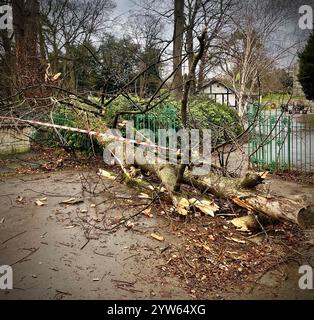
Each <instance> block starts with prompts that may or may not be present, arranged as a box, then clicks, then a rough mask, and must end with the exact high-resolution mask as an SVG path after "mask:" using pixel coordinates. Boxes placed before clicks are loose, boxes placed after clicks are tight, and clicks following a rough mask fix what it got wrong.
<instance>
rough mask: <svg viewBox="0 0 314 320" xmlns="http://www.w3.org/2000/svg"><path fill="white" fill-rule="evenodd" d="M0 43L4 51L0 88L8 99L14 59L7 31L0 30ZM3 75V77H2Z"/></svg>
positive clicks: (11, 84) (11, 86)
mask: <svg viewBox="0 0 314 320" xmlns="http://www.w3.org/2000/svg"><path fill="white" fill-rule="evenodd" d="M0 38H1V43H2V46H3V50H4V64H3V69H2V70H3V77H2V79H1V87H2V88H3V93H4V95H5V96H7V97H9V96H11V95H12V88H13V72H12V70H14V59H13V52H12V47H11V45H12V43H11V39H10V38H9V33H8V30H0ZM4 75H5V76H4Z"/></svg>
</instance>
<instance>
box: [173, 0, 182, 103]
mask: <svg viewBox="0 0 314 320" xmlns="http://www.w3.org/2000/svg"><path fill="white" fill-rule="evenodd" d="M184 22H185V18H184V1H183V0H174V31H173V71H174V77H173V83H172V87H173V91H174V94H175V96H176V98H177V99H178V100H180V99H181V98H182V91H183V76H182V49H183V34H184Z"/></svg>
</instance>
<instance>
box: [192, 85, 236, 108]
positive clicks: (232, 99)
mask: <svg viewBox="0 0 314 320" xmlns="http://www.w3.org/2000/svg"><path fill="white" fill-rule="evenodd" d="M198 93H199V94H201V95H205V96H208V98H209V99H211V100H214V101H215V102H217V103H221V104H225V105H227V106H229V107H232V108H236V107H237V99H236V94H235V92H234V91H233V90H232V89H231V88H229V87H227V86H226V85H224V84H223V83H221V82H220V81H218V80H212V81H210V82H209V83H208V84H206V85H205V86H204V87H203V88H201V89H200V90H199V92H198Z"/></svg>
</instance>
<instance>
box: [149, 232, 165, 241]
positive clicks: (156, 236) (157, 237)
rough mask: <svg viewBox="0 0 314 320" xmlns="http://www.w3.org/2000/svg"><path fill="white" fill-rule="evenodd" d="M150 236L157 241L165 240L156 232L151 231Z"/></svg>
mask: <svg viewBox="0 0 314 320" xmlns="http://www.w3.org/2000/svg"><path fill="white" fill-rule="evenodd" d="M150 236H151V237H152V238H154V239H155V240H158V241H164V240H165V238H164V237H163V236H160V235H158V234H156V233H152V234H151V235H150Z"/></svg>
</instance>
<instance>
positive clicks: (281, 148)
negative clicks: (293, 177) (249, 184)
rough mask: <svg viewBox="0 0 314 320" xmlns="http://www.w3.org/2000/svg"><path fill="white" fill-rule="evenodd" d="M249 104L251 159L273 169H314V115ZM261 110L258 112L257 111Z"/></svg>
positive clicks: (259, 165) (252, 161) (255, 163)
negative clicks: (267, 108) (287, 112)
mask: <svg viewBox="0 0 314 320" xmlns="http://www.w3.org/2000/svg"><path fill="white" fill-rule="evenodd" d="M257 111H258V109H257V107H256V106H250V108H249V112H248V124H249V127H251V129H250V130H249V132H248V155H249V161H250V163H251V164H252V166H253V167H255V168H257V169H267V170H270V171H291V170H297V171H304V172H313V171H314V146H313V143H314V114H308V115H301V114H300V115H289V114H286V113H284V112H281V111H279V110H260V111H259V112H257ZM257 113H258V114H257Z"/></svg>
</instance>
